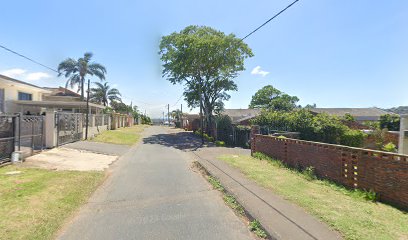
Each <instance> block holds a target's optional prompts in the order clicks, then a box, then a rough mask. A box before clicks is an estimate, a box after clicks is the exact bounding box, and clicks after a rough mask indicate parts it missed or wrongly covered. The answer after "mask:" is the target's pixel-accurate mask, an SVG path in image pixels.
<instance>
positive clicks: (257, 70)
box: [251, 66, 269, 77]
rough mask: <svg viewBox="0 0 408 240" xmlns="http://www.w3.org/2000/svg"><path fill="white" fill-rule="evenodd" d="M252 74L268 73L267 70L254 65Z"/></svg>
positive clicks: (262, 74)
mask: <svg viewBox="0 0 408 240" xmlns="http://www.w3.org/2000/svg"><path fill="white" fill-rule="evenodd" d="M251 74H252V75H261V76H262V77H265V76H266V75H268V74H269V72H267V71H264V70H261V66H256V67H255V68H254V69H252V71H251Z"/></svg>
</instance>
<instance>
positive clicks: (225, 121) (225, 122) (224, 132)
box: [215, 115, 232, 144]
mask: <svg viewBox="0 0 408 240" xmlns="http://www.w3.org/2000/svg"><path fill="white" fill-rule="evenodd" d="M215 122H216V124H217V138H218V139H219V140H221V141H224V142H226V143H227V144H231V138H230V136H231V135H232V121H231V118H230V117H229V116H226V115H220V116H217V117H216V119H215Z"/></svg>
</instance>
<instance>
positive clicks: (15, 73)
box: [0, 68, 27, 78]
mask: <svg viewBox="0 0 408 240" xmlns="http://www.w3.org/2000/svg"><path fill="white" fill-rule="evenodd" d="M25 72H27V71H26V70H24V69H21V68H12V69H9V70H5V71H2V72H0V74H2V75H4V76H7V77H11V78H15V77H19V76H22V75H23V74H24V73H25Z"/></svg>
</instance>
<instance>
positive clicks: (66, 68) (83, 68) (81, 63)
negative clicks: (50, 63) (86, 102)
mask: <svg viewBox="0 0 408 240" xmlns="http://www.w3.org/2000/svg"><path fill="white" fill-rule="evenodd" d="M92 56H93V54H92V53H91V52H87V53H85V54H84V57H81V58H78V60H75V59H73V58H67V59H66V60H64V61H62V62H61V63H60V64H59V65H58V76H61V75H62V74H64V76H65V77H66V78H68V80H67V83H66V87H68V86H70V87H71V88H72V87H74V86H75V85H78V91H79V90H81V99H82V100H83V99H84V83H85V77H86V76H87V75H90V76H94V75H95V76H96V77H98V78H99V79H100V80H105V74H106V68H105V67H104V66H102V65H101V64H99V63H95V62H91V58H92Z"/></svg>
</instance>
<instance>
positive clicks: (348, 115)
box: [343, 113, 356, 122]
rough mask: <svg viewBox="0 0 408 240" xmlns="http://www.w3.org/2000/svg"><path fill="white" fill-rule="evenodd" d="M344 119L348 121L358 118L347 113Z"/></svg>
mask: <svg viewBox="0 0 408 240" xmlns="http://www.w3.org/2000/svg"><path fill="white" fill-rule="evenodd" d="M343 119H344V120H345V121H348V122H354V121H355V120H356V119H355V118H354V117H353V116H352V115H351V114H350V113H346V114H345V115H344V117H343Z"/></svg>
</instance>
